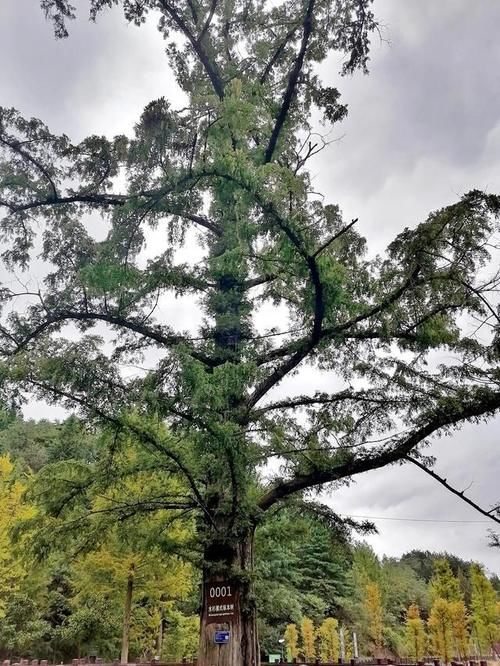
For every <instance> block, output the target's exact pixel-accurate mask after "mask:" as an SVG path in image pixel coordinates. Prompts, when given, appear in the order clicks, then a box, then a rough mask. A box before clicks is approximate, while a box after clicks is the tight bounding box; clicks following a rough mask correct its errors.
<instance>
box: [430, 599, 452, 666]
mask: <svg viewBox="0 0 500 666" xmlns="http://www.w3.org/2000/svg"><path fill="white" fill-rule="evenodd" d="M428 625H429V632H430V637H431V645H432V649H433V652H434V654H436V655H437V656H439V657H440V658H441V659H442V661H444V663H445V664H447V663H448V662H449V661H450V659H451V657H452V654H453V617H452V612H451V609H450V602H449V601H447V600H446V599H441V598H439V597H438V598H437V599H436V600H435V601H434V603H433V605H432V608H431V613H430V616H429V622H428Z"/></svg>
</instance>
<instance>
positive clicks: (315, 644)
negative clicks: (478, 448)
mask: <svg viewBox="0 0 500 666" xmlns="http://www.w3.org/2000/svg"><path fill="white" fill-rule="evenodd" d="M106 438H107V434H106V433H103V432H99V433H97V432H93V431H91V430H89V428H88V426H86V424H84V423H83V422H82V421H80V420H79V419H78V418H76V417H74V416H71V417H69V418H68V419H67V420H66V421H64V422H62V423H54V422H50V421H39V422H34V421H26V420H22V419H20V418H18V417H16V416H15V415H13V414H9V413H3V414H2V418H1V431H0V656H2V657H4V658H12V657H15V656H22V657H36V658H48V659H49V660H51V661H53V662H59V661H61V660H62V661H68V660H69V659H71V658H74V657H77V656H84V655H85V656H87V655H92V654H95V655H99V656H101V657H103V658H106V659H113V658H117V657H118V655H119V654H120V653H121V651H122V649H123V642H124V641H126V643H127V648H128V650H129V652H128V654H129V658H130V660H133V659H139V658H152V657H153V656H156V655H158V656H160V657H161V659H162V660H179V659H181V658H183V657H187V658H191V657H192V656H193V655H194V654H195V653H196V650H197V642H198V622H199V620H198V613H199V589H200V581H201V574H200V568H199V567H200V561H201V547H200V544H196V543H195V542H194V540H193V538H192V537H193V534H194V530H193V524H192V522H191V518H189V517H187V516H185V515H184V516H183V512H182V508H181V507H180V504H179V506H176V507H168V506H167V507H165V505H163V504H162V502H161V498H162V495H163V494H164V488H163V484H165V483H169V484H172V479H171V478H170V477H169V479H168V480H167V479H166V478H165V479H163V478H162V473H161V469H158V467H157V462H156V461H155V460H153V459H152V458H151V455H150V454H149V453H148V452H147V451H145V450H144V449H143V448H141V447H137V446H135V445H134V443H133V442H131V441H125V442H123V441H121V442H119V441H116V442H115V443H114V444H115V446H113V445H111V446H110V442H109V441H107V439H106ZM155 465H156V466H155ZM178 490H179V493H178V496H179V499H180V498H181V497H182V487H181V485H180V484H179V489H178ZM169 492H170V495H169V496H171V494H172V488H170V489H169ZM370 529H371V526H370V525H369V524H362V525H357V524H355V523H354V522H351V523H349V522H347V523H346V522H345V521H341V520H340V519H339V517H338V516H336V515H335V514H334V513H333V512H331V511H330V510H328V509H327V508H326V507H324V506H322V505H320V504H316V503H314V502H303V501H294V502H293V503H290V504H288V505H285V506H282V507H281V508H280V509H279V510H277V511H275V512H274V513H272V514H271V515H270V516H269V518H268V519H267V521H266V522H264V524H263V525H262V526H261V527H259V529H258V531H257V534H256V554H257V558H256V561H257V565H256V572H255V577H256V580H255V590H256V596H257V601H258V607H259V609H260V610H259V630H260V641H261V649H262V651H263V653H264V654H273V653H274V654H276V653H278V654H279V652H280V647H281V646H280V643H279V640H280V639H281V638H285V646H284V647H285V650H286V656H287V657H288V658H289V659H292V658H303V659H307V660H311V659H314V658H319V659H321V660H322V661H334V660H337V659H338V658H339V656H341V655H342V654H343V655H344V656H345V657H346V658H349V657H350V656H352V655H353V642H352V639H353V633H355V634H356V637H357V642H358V646H359V653H360V655H364V656H374V657H381V656H398V657H408V658H411V659H415V660H418V659H420V658H422V657H423V656H424V655H437V656H440V657H441V658H442V659H443V660H444V661H449V660H450V658H451V657H453V656H455V657H459V658H460V657H464V656H465V655H474V654H483V655H485V654H491V652H492V648H493V646H494V644H495V643H496V642H497V641H498V640H500V579H499V578H498V577H497V576H496V575H494V576H489V577H488V576H487V575H486V574H485V572H484V570H483V569H482V567H481V565H480V564H478V563H473V562H466V561H464V560H462V559H461V558H460V557H457V556H455V555H450V554H446V553H431V552H428V551H426V552H424V551H418V550H414V551H411V552H409V553H406V554H405V555H403V556H402V557H401V558H383V559H380V558H379V557H377V555H376V554H375V553H374V552H373V550H372V549H371V548H370V547H369V546H368V545H367V544H366V543H363V541H362V540H360V539H362V536H361V537H360V536H359V535H357V533H358V532H361V533H362V532H363V531H365V532H366V531H369V530H370ZM122 654H123V653H122Z"/></svg>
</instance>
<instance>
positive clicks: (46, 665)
mask: <svg viewBox="0 0 500 666" xmlns="http://www.w3.org/2000/svg"><path fill="white" fill-rule="evenodd" d="M489 661H494V658H493V657H491V656H481V657H469V658H467V659H462V660H461V661H455V660H454V661H451V662H449V663H450V666H488V662H489ZM92 665H95V666H120V662H119V661H118V660H116V661H109V662H107V661H106V662H105V661H103V660H102V659H99V658H98V657H97V658H85V659H73V660H72V661H71V663H68V664H60V665H59V666H92ZM2 666H52V665H51V662H49V661H48V660H46V659H5V660H4V661H3V662H2ZM54 666H55V665H54ZM127 666H198V662H197V660H196V659H194V660H193V661H188V660H187V659H183V660H182V661H168V662H167V661H157V660H152V661H146V660H143V661H136V662H129V664H128V665H127ZM260 666H445V665H444V664H443V662H441V661H440V660H439V659H436V658H434V657H426V658H425V659H423V660H422V661H419V662H410V661H408V660H404V659H369V658H367V659H363V658H361V659H350V660H349V659H347V660H346V659H338V660H337V661H335V662H324V661H320V660H319V659H315V660H314V661H302V660H300V659H294V660H293V662H285V661H280V662H268V661H261V662H260Z"/></svg>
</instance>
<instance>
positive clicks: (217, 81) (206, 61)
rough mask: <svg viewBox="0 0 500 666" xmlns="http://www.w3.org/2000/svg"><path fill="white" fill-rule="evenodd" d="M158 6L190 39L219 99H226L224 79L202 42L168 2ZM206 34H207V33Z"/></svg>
mask: <svg viewBox="0 0 500 666" xmlns="http://www.w3.org/2000/svg"><path fill="white" fill-rule="evenodd" d="M158 4H159V5H160V6H161V7H162V8H163V9H164V10H165V12H166V13H167V14H168V15H169V16H170V17H171V18H172V20H173V21H174V23H175V24H176V25H177V27H178V28H179V30H180V31H181V32H182V33H183V34H184V35H185V36H186V37H187V38H188V40H189V41H190V42H191V46H192V47H193V51H194V52H195V53H196V55H197V56H198V59H199V61H200V62H201V64H202V66H203V68H204V69H205V72H206V73H207V75H208V78H209V79H210V81H211V83H212V86H213V88H214V90H215V92H216V94H217V97H219V99H223V98H224V82H223V80H222V77H221V76H220V74H219V71H218V67H217V64H216V63H215V62H212V61H211V60H210V58H209V56H208V54H207V52H206V51H205V49H204V48H203V46H202V44H201V41H200V40H199V39H198V38H197V37H196V35H194V34H193V32H192V31H191V30H190V29H189V26H188V25H187V23H186V22H185V21H184V19H183V18H182V16H181V14H180V13H179V12H178V11H177V9H176V8H175V7H173V6H172V5H171V4H170V3H169V2H167V0H158ZM205 34H206V33H205Z"/></svg>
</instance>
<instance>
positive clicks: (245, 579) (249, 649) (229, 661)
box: [198, 533, 260, 666]
mask: <svg viewBox="0 0 500 666" xmlns="http://www.w3.org/2000/svg"><path fill="white" fill-rule="evenodd" d="M221 563H223V566H222V567H221ZM205 564H206V566H205V568H204V575H203V582H204V585H203V593H202V607H201V617H200V620H201V622H200V645H199V653H198V666H259V663H260V659H259V657H260V655H259V646H258V639H257V626H256V613H255V602H254V599H253V594H252V583H251V574H252V568H253V533H252V534H248V535H246V536H245V537H244V538H242V539H241V540H240V541H239V543H238V544H235V545H233V546H228V545H227V544H225V545H223V546H221V545H220V544H219V545H216V546H212V547H209V548H207V550H206V552H205ZM215 571H217V573H214V572H215ZM223 587H226V588H227V587H231V595H232V596H233V599H231V603H234V614H233V615H231V616H228V617H227V618H220V619H218V620H217V621H214V619H213V618H210V617H209V608H213V607H214V605H215V606H216V605H217V597H215V595H214V596H213V597H212V598H210V590H212V591H213V590H214V588H215V589H217V588H220V589H222V588H223ZM222 601H224V600H223V599H222ZM223 605H224V604H223ZM216 631H229V642H228V643H227V644H222V645H217V644H216V643H215V632H216Z"/></svg>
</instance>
